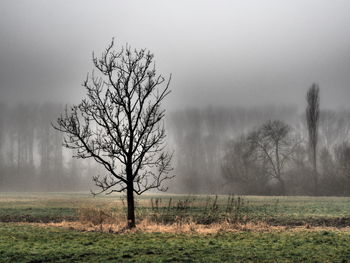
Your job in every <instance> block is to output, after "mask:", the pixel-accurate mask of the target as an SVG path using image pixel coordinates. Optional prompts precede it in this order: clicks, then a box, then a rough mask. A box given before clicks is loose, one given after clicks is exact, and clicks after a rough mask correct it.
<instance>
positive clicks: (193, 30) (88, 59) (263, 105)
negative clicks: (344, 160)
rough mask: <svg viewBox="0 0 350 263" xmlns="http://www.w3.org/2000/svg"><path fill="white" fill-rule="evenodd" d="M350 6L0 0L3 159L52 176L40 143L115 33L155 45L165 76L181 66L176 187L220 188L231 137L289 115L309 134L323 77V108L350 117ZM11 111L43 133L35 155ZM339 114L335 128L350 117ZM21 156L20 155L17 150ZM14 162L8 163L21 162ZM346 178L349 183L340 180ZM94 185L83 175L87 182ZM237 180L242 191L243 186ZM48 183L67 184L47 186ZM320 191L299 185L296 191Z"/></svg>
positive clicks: (298, 1) (174, 141)
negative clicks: (310, 98)
mask: <svg viewBox="0 0 350 263" xmlns="http://www.w3.org/2000/svg"><path fill="white" fill-rule="evenodd" d="M348 10H350V2H349V1H347V0H343V1H340V0H309V1H303V0H294V1H292V0H289V1H287V0H285V1H278V0H266V1H259V0H248V1H223V0H221V1H206V0H205V1H203V0H201V1H200V0H193V1H186V0H178V1H164V0H157V1H142V0H140V1H88V0H81V1H73V2H72V1H44V0H43V1H36V0H34V1H6V0H3V1H1V2H0V102H1V103H2V104H1V105H3V106H2V107H3V108H4V109H6V110H4V111H2V113H1V120H2V124H1V126H0V127H1V128H0V129H1V134H3V135H2V136H3V137H2V138H0V140H2V143H1V142H0V152H1V155H2V158H0V159H2V160H5V159H6V160H7V161H6V162H5V163H7V166H6V169H7V170H8V169H10V168H9V167H12V166H13V167H14V166H15V164H14V163H16V165H17V170H16V171H17V172H16V173H20V172H19V171H20V168H18V167H19V166H21V169H24V170H25V168H23V167H25V166H26V165H29V166H31V167H32V168H33V166H34V167H36V168H35V169H37V171H34V170H35V169H34V168H33V169H34V170H33V171H31V172H29V173H31V174H32V176H37V178H39V179H40V176H39V174H40V173H44V172H43V170H42V162H44V160H43V159H40V158H42V157H43V156H44V155H47V153H45V150H44V148H45V147H44V148H42V145H43V144H48V142H43V141H41V140H42V137H40V134H39V133H38V132H39V130H40V128H42V127H50V123H51V122H52V121H54V120H52V119H54V116H55V114H57V115H58V114H59V112H60V110H59V109H62V105H64V104H66V103H70V104H71V103H78V102H79V101H80V100H81V99H82V97H83V96H84V94H85V90H84V89H83V87H81V83H82V82H83V80H84V79H85V77H86V75H87V73H88V72H91V71H92V70H93V65H92V52H95V54H96V55H99V54H100V53H101V52H102V51H103V50H104V49H105V48H106V46H107V45H108V44H109V43H110V41H111V39H112V37H114V38H115V41H116V44H117V46H118V47H122V46H125V44H129V45H131V46H132V47H133V48H137V49H139V48H147V49H149V50H151V52H152V53H154V55H155V61H156V68H157V71H158V72H160V73H162V74H163V75H164V76H165V77H168V76H169V75H170V74H172V81H171V85H170V88H171V90H172V93H171V94H170V96H169V97H167V100H166V101H164V107H165V108H166V109H167V129H168V133H169V136H168V137H169V147H170V148H172V149H174V150H175V160H174V162H175V172H176V173H177V175H178V176H177V177H176V179H175V180H174V182H172V183H170V185H172V187H173V189H172V191H173V192H193V193H197V192H208V191H209V188H210V185H212V184H213V182H214V183H215V187H214V188H213V189H214V190H215V189H216V190H217V191H219V190H220V189H221V188H222V187H221V186H222V185H223V184H225V178H224V177H223V176H222V175H221V172H222V169H221V165H222V159H223V158H224V155H225V153H224V152H225V145H227V144H228V141H230V140H234V139H236V138H238V137H239V136H240V135H242V134H248V133H249V132H250V131H251V130H252V129H254V128H257V127H259V125H262V124H263V123H264V122H265V121H268V120H271V119H281V120H283V121H285V122H286V123H287V124H288V125H290V126H292V127H293V128H294V129H295V130H296V131H298V133H300V134H301V135H300V136H301V137H303V138H304V139H305V138H306V137H307V136H306V135H305V134H306V130H305V120H304V119H303V118H304V117H303V113H304V109H305V106H306V101H305V94H306V92H307V90H308V88H309V87H310V86H311V84H312V83H317V84H319V86H320V92H321V110H322V111H323V112H324V113H323V115H322V116H333V115H334V116H338V117H339V118H338V119H339V120H342V121H344V122H345V123H348V119H347V118H348V117H344V116H347V113H348V109H349V99H350V74H349V72H350V16H349V14H348ZM21 105H22V106H21ZM44 105H46V107H48V108H50V110H51V111H50V112H54V113H55V114H51V115H50V114H48V115H47V116H45V118H44V117H43V116H41V115H40V114H39V113H38V112H40V111H41V110H40V109H42V107H44ZM21 107H22V108H21ZM26 107H27V108H26ZM28 109H31V110H32V113H28V112H27V110H28ZM14 112H17V113H18V112H20V113H21V112H23V113H24V112H27V113H28V114H29V116H30V118H32V119H35V120H36V121H37V123H40V121H39V120H42V119H43V118H44V119H47V120H46V122H45V124H36V126H34V127H32V128H30V127H29V126H25V124H23V121H22V119H20V118H19V117H18V118H17V117H16V116H17V115H15V114H14ZM210 112H212V114H211V115H210ZM327 112H328V113H327ZM332 114H333V115H332ZM20 115H21V114H20ZM40 116H41V117H40ZM49 116H50V117H49ZM194 116H197V117H194ZM210 116H211V117H210ZM213 116H216V117H213ZM22 117H23V116H22ZM213 118H214V120H215V121H214V122H215V123H214V124H213ZM324 119H327V117H324ZM329 119H332V118H331V117H328V119H327V120H329ZM9 120H11V123H22V125H24V126H25V127H27V128H28V127H29V128H28V130H29V131H31V132H33V135H32V137H31V139H28V140H27V141H26V142H27V146H23V147H24V148H23V149H24V150H23V151H24V152H26V151H27V152H28V151H31V152H32V153H31V154H32V155H33V156H32V157H30V156H31V155H30V154H29V155H28V154H27V155H26V154H24V153H23V152H22V150H18V152H17V155H16V154H15V153H16V151H15V149H14V148H15V147H18V149H19V148H21V146H20V145H21V142H20V141H19V139H18V138H19V137H21V136H22V135H20V134H19V133H18V135H16V136H17V137H16V136H15V134H16V132H19V131H20V130H22V128H23V127H24V126H23V127H22V126H18V127H17V128H11V127H12V126H11V125H12V124H11V125H10V124H9ZM342 121H339V123H341V122H342ZM0 122H1V121H0ZM208 123H210V124H208ZM324 123H326V121H324ZM327 123H329V122H327ZM339 123H338V124H334V125H333V124H332V125H333V126H334V127H339V125H343V124H339ZM28 125H29V124H28ZM40 125H41V126H40ZM203 125H204V126H205V127H206V128H203ZM324 125H325V126H327V125H326V124H324ZM332 125H328V126H332ZM337 125H338V126H337ZM328 126H327V127H328ZM333 126H332V127H333ZM13 127H15V126H13ZM334 127H333V129H335V128H334ZM342 127H343V126H342ZM344 127H345V126H344ZM11 129H12V130H11ZM206 129H207V130H206ZM323 130H324V132H323V133H322V134H321V135H320V136H321V140H323V142H322V143H321V146H320V149H321V148H322V147H326V148H327V149H328V151H329V152H331V155H332V156H333V157H334V158H336V153H335V152H334V151H335V149H338V148H339V147H340V146H339V145H341V144H342V143H344V142H347V141H348V139H349V137H348V135H349V134H348V130H346V129H345V128H344V130H346V131H344V134H345V135H344V134H343V135H339V136H340V137H341V139H339V140H337V139H332V140H333V141H334V143H333V142H329V141H330V140H331V139H329V138H330V137H332V136H333V137H334V133H333V135H332V134H330V133H331V132H330V128H329V129H328V130H327V129H326V128H324V129H323ZM321 132H322V129H321ZM11 133H13V134H12V135H11ZM37 133H38V134H37ZM49 133H50V132H48V134H49ZM51 133H52V134H54V133H53V132H52V131H51ZM191 133H193V134H194V135H193V136H194V137H193V138H197V139H198V147H199V148H197V150H193V149H195V148H193V149H192V150H193V152H188V149H187V148H186V140H192V139H191V138H192V137H191V136H192V135H191ZM325 134H327V135H325ZM11 136H12V137H11ZM50 136H51V135H50ZM52 136H53V137H52V138H56V137H55V136H56V135H52ZM57 136H58V135H57ZM207 136H209V137H210V136H211V137H210V138H212V140H213V141H212V142H211V145H206V143H209V141H208V138H209V137H207ZM322 136H325V137H322ZM327 136H328V137H327ZM337 136H338V135H337ZM11 138H12V139H11ZM52 140H58V139H57V138H56V139H52ZM335 141H337V142H335ZM193 142H194V143H195V141H193ZM50 143H51V142H50ZM55 143H56V141H55ZM40 145H41V146H40ZM46 146H47V147H48V148H50V147H49V146H48V145H46ZM338 146H339V147H338ZM1 147H2V148H1ZM11 147H12V148H11ZM40 147H41V148H40ZM52 147H56V146H52ZM201 147H202V148H201ZM203 147H204V148H205V147H208V148H207V149H203ZM337 147H338V148H337ZM209 149H210V150H209ZM211 151H212V152H211ZM339 151H340V150H339ZM333 152H334V153H333ZM176 153H179V154H180V153H181V154H182V155H181V158H182V157H186V158H188V159H186V161H188V162H190V164H188V165H193V167H192V166H191V167H190V168H189V167H187V166H186V165H187V164H186V163H185V162H184V161H181V160H179V158H180V157H179V156H180V155H176ZM11 154H14V155H16V156H17V157H10V156H12V155H11ZM50 154H51V153H50ZM50 154H49V155H50ZM55 154H56V155H55ZM57 154H58V155H61V156H62V154H63V161H62V164H55V165H56V166H57V165H58V166H61V168H62V167H63V168H64V169H66V170H67V171H66V176H71V175H69V174H72V173H76V170H77V168H76V167H75V166H74V167H73V168H72V164H71V163H70V162H71V161H70V154H71V153H69V152H65V151H63V153H57V152H56V153H52V159H55V158H56V157H57ZM204 155H208V156H207V157H206V158H207V159H206V160H207V161H206V163H205V165H207V166H205V165H204V164H203V156H204ZM23 156H26V157H23ZM54 156H56V157H54ZM338 157H339V156H338ZM11 158H12V159H11ZM31 158H33V160H31ZM196 158H198V159H199V160H198V161H197V160H196ZM339 158H340V157H339ZM339 158H338V159H339ZM56 159H57V158H56ZM333 161H334V162H336V160H335V159H334V160H333ZM338 161H340V160H338ZM12 162H14V163H12ZM176 162H178V163H180V164H182V166H181V167H180V166H179V164H176ZM0 163H1V161H0ZM50 165H51V164H50ZM55 165H54V164H52V169H56V168H57V167H56V166H55ZM22 166H23V167H22ZM82 166H84V167H85V168H84V169H85V170H84V171H85V172H84V174H85V175H84V176H86V177H88V176H90V175H91V174H93V169H92V168H91V169H90V170H89V169H88V168H86V167H87V164H82ZM13 167H12V168H13ZM40 167H41V168H40ZM50 167H51V166H50ZM53 167H56V168H53ZM69 167H70V168H69ZM198 167H199V168H198ZM205 167H211V168H212V169H213V170H210V171H208V169H206V168H205ZM12 168H11V169H12ZM11 169H10V170H8V171H14V170H11ZM13 169H14V168H13ZM40 169H41V170H40ZM45 169H51V168H45ZM74 169H75V170H74ZM191 169H192V170H191ZM193 169H194V170H195V174H197V175H198V176H200V174H204V175H203V178H205V179H203V180H202V181H201V184H199V185H197V187H194V188H193V187H189V188H186V187H185V186H190V185H191V182H190V181H191V180H192V181H193V180H195V179H193V178H195V176H196V175H193V174H194V172H193ZM39 170H40V171H42V172H39ZM68 170H69V171H70V172H68ZM73 170H74V171H73ZM52 171H53V170H52ZM86 171H88V172H86ZM191 171H192V172H191ZM61 172H62V171H61ZM294 172H295V171H294ZM45 173H46V172H45ZM52 173H54V172H52ZM6 176H8V175H6ZM339 176H340V175H339ZM340 177H341V176H340ZM6 178H7V177H6ZM188 178H190V179H188ZM191 178H192V179H191ZM39 179H38V180H39ZM6 180H10V179H8V178H7V179H6ZM17 180H22V179H19V178H18V179H16V182H17ZM196 180H198V179H196ZM10 181H11V180H10ZM82 181H84V180H82ZM270 183H271V182H270ZM68 184H70V183H68ZM77 184H78V183H77ZM337 184H341V183H339V182H338V181H337ZM10 185H12V184H10ZM14 185H15V184H14ZM62 185H64V184H62ZM88 186H89V184H86V183H85V182H84V183H79V186H77V187H76V189H82V188H83V189H85V188H86V187H88ZM11 187H12V186H11ZM62 187H63V186H62ZM4 188H7V187H2V190H4ZM19 188H21V187H19ZM34 188H35V187H34V186H32V189H34ZM73 188H74V187H73ZM233 188H234V191H238V192H239V187H237V186H235V187H233ZM335 188H336V187H335ZM11 189H14V190H16V187H12V188H11ZM76 189H72V190H76ZM213 189H211V190H213ZM269 189H270V190H269V191H265V192H264V194H274V193H275V192H274V189H273V187H272V188H269ZM47 190H57V189H56V188H54V187H47ZM58 190H61V189H58ZM216 190H215V191H216ZM230 191H231V190H227V192H230ZM247 191H248V190H247ZM310 191H311V190H310V189H301V190H300V189H299V190H298V189H297V188H295V187H294V188H293V187H291V188H290V192H289V194H309V193H310ZM324 191H325V193H326V190H324ZM341 191H342V192H341V193H339V194H347V193H348V192H347V190H346V189H345V190H344V189H343V190H341ZM338 192H339V191H338ZM245 193H246V192H245ZM248 193H249V191H248ZM332 194H334V192H332Z"/></svg>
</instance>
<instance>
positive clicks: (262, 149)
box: [248, 121, 298, 194]
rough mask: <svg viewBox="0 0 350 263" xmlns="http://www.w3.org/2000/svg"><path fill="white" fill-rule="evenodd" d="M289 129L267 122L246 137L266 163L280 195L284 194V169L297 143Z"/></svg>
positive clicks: (282, 125) (278, 123)
mask: <svg viewBox="0 0 350 263" xmlns="http://www.w3.org/2000/svg"><path fill="white" fill-rule="evenodd" d="M290 130H291V128H290V127H289V126H288V125H287V124H285V123H284V122H282V121H268V122H267V123H265V124H264V125H262V126H261V127H260V128H259V129H258V130H256V131H253V132H251V133H250V134H249V135H248V140H249V141H250V143H251V144H252V145H255V147H256V149H257V150H258V151H259V156H260V158H261V160H263V161H264V162H266V164H267V165H268V168H269V173H270V176H271V177H272V178H274V179H276V180H277V181H278V182H279V184H280V193H281V194H285V193H286V186H285V181H284V178H283V173H284V169H285V167H286V165H287V162H288V161H289V160H290V158H291V155H292V154H293V153H294V151H295V149H296V146H297V145H298V142H296V141H294V140H293V138H291V136H290Z"/></svg>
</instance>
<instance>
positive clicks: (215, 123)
mask: <svg viewBox="0 0 350 263" xmlns="http://www.w3.org/2000/svg"><path fill="white" fill-rule="evenodd" d="M63 111H64V105H63V104H62V105H59V104H56V103H44V104H35V103H32V104H18V105H14V106H6V105H5V104H0V190H1V191H23V190H25V191H67V190H89V189H90V188H91V187H93V185H92V176H93V175H96V174H98V173H99V172H102V173H103V169H99V167H98V166H97V165H96V164H95V163H94V162H93V161H92V160H91V161H88V160H76V159H74V158H72V152H70V151H67V150H64V149H63V148H62V146H61V145H62V134H60V133H59V132H57V131H55V130H54V129H53V128H52V126H51V123H53V122H54V121H55V120H56V119H57V117H58V116H59V115H60V114H61V113H62V112H63ZM166 117H167V119H166V128H167V131H168V135H167V142H168V146H169V148H171V149H173V150H174V151H175V152H174V168H175V169H174V173H175V174H176V177H175V178H174V179H173V180H172V181H170V182H169V186H170V187H169V192H175V193H186V194H197V193H205V194H210V193H213V194H216V193H223V194H224V193H227V194H231V193H234V194H254V195H276V194H287V195H311V194H313V193H314V192H313V189H312V184H311V181H312V180H311V176H312V175H311V170H312V169H311V164H310V161H309V151H308V144H307V127H306V121H305V114H304V113H303V112H298V110H297V108H295V107H287V106H264V107H255V108H245V107H207V108H202V109H198V108H193V109H183V110H177V111H171V112H169V111H168V112H167V116H166ZM269 120H271V121H274V120H278V121H281V123H282V124H285V125H287V126H288V134H287V135H286V136H287V137H285V138H286V139H288V140H290V141H289V143H290V144H288V145H287V144H286V145H284V146H283V147H285V148H284V149H283V150H285V151H289V150H293V154H291V155H290V158H286V162H285V163H284V164H283V165H284V166H283V170H282V171H281V173H280V177H281V178H280V179H281V180H280V181H279V179H278V178H277V177H276V174H274V173H273V171H272V168H271V166H269V163H268V160H266V158H265V157H264V154H263V153H262V152H261V151H259V148H258V147H257V145H258V144H257V143H259V141H257V140H254V138H258V137H254V136H253V135H256V134H258V132H259V131H260V130H261V129H262V127H263V126H264V124H266V123H268V121H269ZM349 142H350V111H348V110H339V111H330V110H327V111H321V118H320V127H319V145H318V151H317V153H318V173H319V174H318V176H319V181H318V184H319V191H318V194H319V195H350V144H349ZM281 151H282V150H281ZM282 154H284V153H283V151H282ZM282 157H283V156H282ZM281 183H283V185H284V189H283V191H282V190H281Z"/></svg>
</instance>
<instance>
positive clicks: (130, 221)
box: [126, 182, 136, 228]
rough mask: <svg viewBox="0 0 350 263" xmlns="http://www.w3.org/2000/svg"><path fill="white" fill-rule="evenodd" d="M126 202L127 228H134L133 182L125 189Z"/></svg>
mask: <svg viewBox="0 0 350 263" xmlns="http://www.w3.org/2000/svg"><path fill="white" fill-rule="evenodd" d="M126 191H127V201H128V228H134V227H135V226H136V224H135V203H134V189H133V182H129V183H128V187H127V190H126Z"/></svg>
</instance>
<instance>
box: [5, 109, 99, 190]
mask: <svg viewBox="0 0 350 263" xmlns="http://www.w3.org/2000/svg"><path fill="white" fill-rule="evenodd" d="M63 108H64V107H63V105H59V104H56V103H45V104H34V103H32V104H18V105H16V106H6V105H5V104H0V190H1V191H67V190H80V189H88V185H89V181H90V179H88V180H87V175H88V174H89V172H93V171H91V169H87V164H86V162H85V163H84V165H83V163H82V162H81V161H80V160H76V159H72V158H70V157H71V156H72V153H71V152H69V153H67V152H66V153H65V152H64V149H63V148H62V147H61V145H62V135H61V134H59V133H58V132H57V131H55V130H54V129H53V128H52V127H51V123H52V122H53V121H54V120H55V119H56V118H57V117H58V116H59V114H60V113H61V112H62V111H63Z"/></svg>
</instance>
